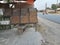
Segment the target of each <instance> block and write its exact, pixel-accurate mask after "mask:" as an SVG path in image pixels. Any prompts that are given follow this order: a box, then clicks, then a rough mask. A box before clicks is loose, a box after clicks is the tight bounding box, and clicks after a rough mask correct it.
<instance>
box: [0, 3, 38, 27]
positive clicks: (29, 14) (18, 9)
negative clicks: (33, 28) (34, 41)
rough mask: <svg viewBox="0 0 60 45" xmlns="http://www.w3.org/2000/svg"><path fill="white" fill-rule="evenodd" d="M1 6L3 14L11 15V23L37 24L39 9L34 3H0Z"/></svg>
mask: <svg viewBox="0 0 60 45" xmlns="http://www.w3.org/2000/svg"><path fill="white" fill-rule="evenodd" d="M0 8H2V9H3V16H6V17H7V16H9V18H10V19H9V20H10V25H15V26H16V25H19V26H21V25H26V24H34V25H35V24H36V23H37V22H38V19H37V10H36V9H35V8H33V4H27V3H16V2H11V3H0Z"/></svg>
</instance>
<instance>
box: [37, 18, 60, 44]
mask: <svg viewBox="0 0 60 45" xmlns="http://www.w3.org/2000/svg"><path fill="white" fill-rule="evenodd" d="M38 19H39V20H38V25H37V30H38V31H39V32H40V33H41V34H42V36H43V37H44V39H45V42H46V45H60V24H57V23H54V22H51V21H49V20H46V19H42V18H39V17H38Z"/></svg>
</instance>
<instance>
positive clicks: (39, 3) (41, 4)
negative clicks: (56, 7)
mask: <svg viewBox="0 0 60 45" xmlns="http://www.w3.org/2000/svg"><path fill="white" fill-rule="evenodd" d="M59 2H60V0H58V3H59ZM56 3H57V0H36V1H35V2H34V7H35V8H37V9H38V10H42V9H45V5H46V4H47V7H51V4H56Z"/></svg>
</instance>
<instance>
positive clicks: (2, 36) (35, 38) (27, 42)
mask: <svg viewBox="0 0 60 45" xmlns="http://www.w3.org/2000/svg"><path fill="white" fill-rule="evenodd" d="M43 42H45V41H44V39H43V37H42V35H41V34H40V33H39V32H37V31H35V28H33V27H31V28H26V30H25V31H24V32H23V33H18V31H17V29H16V28H15V29H11V30H8V31H4V32H0V45H41V44H44V43H43Z"/></svg>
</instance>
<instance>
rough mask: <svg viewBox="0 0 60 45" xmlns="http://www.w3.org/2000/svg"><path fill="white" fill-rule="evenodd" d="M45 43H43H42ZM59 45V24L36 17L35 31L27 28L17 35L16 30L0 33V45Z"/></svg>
mask: <svg viewBox="0 0 60 45" xmlns="http://www.w3.org/2000/svg"><path fill="white" fill-rule="evenodd" d="M43 42H45V43H43ZM41 44H42V45H60V24H57V23H54V22H51V21H49V20H46V19H42V18H39V17H38V24H37V31H35V28H27V29H26V31H25V32H24V33H20V34H19V33H17V28H14V29H11V30H8V31H4V32H3V31H2V32H0V45H41Z"/></svg>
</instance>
